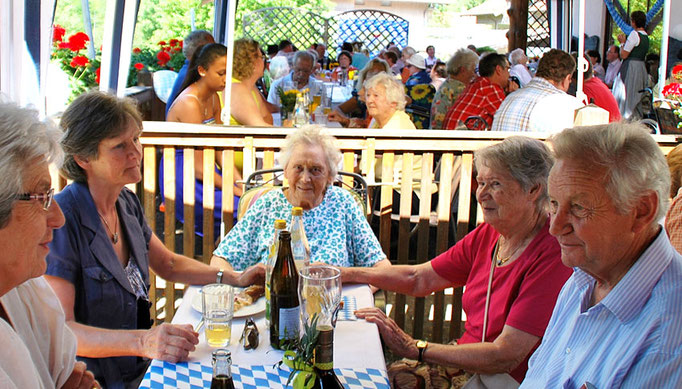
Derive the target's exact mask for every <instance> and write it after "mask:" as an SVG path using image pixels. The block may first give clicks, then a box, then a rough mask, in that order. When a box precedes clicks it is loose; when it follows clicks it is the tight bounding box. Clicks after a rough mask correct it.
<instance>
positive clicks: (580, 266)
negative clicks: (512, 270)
mask: <svg viewBox="0 0 682 389" xmlns="http://www.w3.org/2000/svg"><path fill="white" fill-rule="evenodd" d="M550 139H551V143H552V146H553V148H554V152H555V156H556V163H555V164H554V167H553V168H552V170H551V172H550V175H549V197H550V214H551V223H550V228H549V232H550V233H551V234H552V235H554V236H555V237H556V238H557V240H558V241H559V245H560V246H561V260H562V262H563V263H564V265H566V266H569V267H572V268H573V269H574V273H573V275H572V276H571V278H569V279H568V281H566V284H565V285H564V287H563V289H562V290H561V292H560V294H559V298H558V300H557V303H556V305H555V307H554V312H553V313H552V318H551V319H550V322H549V325H548V326H547V329H546V331H545V335H544V337H543V338H542V343H541V344H540V347H539V348H538V349H537V350H536V352H535V353H534V354H533V356H532V357H531V359H530V362H529V369H528V373H527V374H526V378H525V380H524V381H523V383H522V385H521V387H522V388H575V389H578V388H600V389H601V388H680V387H682V369H681V368H680V367H681V366H682V255H680V254H679V253H678V252H677V251H676V250H675V249H674V248H673V246H672V245H671V244H670V241H669V240H668V236H667V235H666V233H665V231H664V230H663V229H662V228H661V226H660V225H659V224H658V220H660V219H661V218H662V217H663V215H664V214H665V211H666V208H667V207H668V195H669V190H670V175H669V171H668V167H667V165H666V161H665V158H664V157H663V153H662V152H661V150H660V149H659V147H658V145H657V144H656V142H654V140H653V139H652V138H651V136H650V135H649V133H648V132H647V131H646V129H644V128H642V127H641V126H640V125H638V124H625V123H613V124H609V125H600V126H592V127H575V128H570V129H566V130H564V131H563V132H561V133H559V134H557V135H554V136H553V137H552V138H550Z"/></svg>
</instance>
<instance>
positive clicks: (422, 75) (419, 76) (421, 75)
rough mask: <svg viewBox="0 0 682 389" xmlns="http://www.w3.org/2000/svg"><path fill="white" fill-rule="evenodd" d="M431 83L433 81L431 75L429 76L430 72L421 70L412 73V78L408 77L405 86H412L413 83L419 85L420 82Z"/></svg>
mask: <svg viewBox="0 0 682 389" xmlns="http://www.w3.org/2000/svg"><path fill="white" fill-rule="evenodd" d="M430 83H431V76H429V73H427V72H426V70H420V71H418V72H417V73H415V74H413V75H411V76H410V78H408V79H407V82H406V83H405V86H412V85H418V84H430Z"/></svg>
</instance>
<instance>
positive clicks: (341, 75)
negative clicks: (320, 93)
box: [332, 50, 358, 81]
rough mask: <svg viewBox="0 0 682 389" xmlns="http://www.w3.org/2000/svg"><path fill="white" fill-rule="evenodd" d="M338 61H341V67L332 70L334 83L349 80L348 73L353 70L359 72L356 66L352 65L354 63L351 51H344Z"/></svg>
mask: <svg viewBox="0 0 682 389" xmlns="http://www.w3.org/2000/svg"><path fill="white" fill-rule="evenodd" d="M337 60H338V61H339V66H337V67H335V68H334V70H332V80H334V81H339V80H348V72H349V71H351V70H353V71H355V70H358V69H357V68H356V67H355V66H353V65H351V63H352V62H353V54H351V53H350V52H349V51H346V50H344V51H342V52H341V54H339V56H338V58H337Z"/></svg>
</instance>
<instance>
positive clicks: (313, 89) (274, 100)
mask: <svg viewBox="0 0 682 389" xmlns="http://www.w3.org/2000/svg"><path fill="white" fill-rule="evenodd" d="M291 74H292V73H289V74H287V75H286V76H284V77H282V78H280V79H278V80H275V82H273V83H272V85H270V91H269V92H268V102H270V103H271V104H274V105H276V106H279V95H278V94H277V87H278V86H282V87H283V85H284V83H285V82H287V81H288V82H293V80H292V78H291ZM305 88H310V95H311V96H314V95H316V94H317V84H316V83H315V77H313V76H309V77H308V84H306V86H304V87H303V89H305Z"/></svg>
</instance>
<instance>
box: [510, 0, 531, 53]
mask: <svg viewBox="0 0 682 389" xmlns="http://www.w3.org/2000/svg"><path fill="white" fill-rule="evenodd" d="M528 1H529V0H511V5H510V6H509V10H508V11H507V13H508V14H509V31H508V32H507V39H508V41H509V46H508V51H512V50H514V49H516V48H522V49H523V50H526V46H527V44H528Z"/></svg>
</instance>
